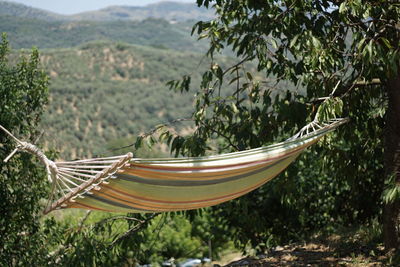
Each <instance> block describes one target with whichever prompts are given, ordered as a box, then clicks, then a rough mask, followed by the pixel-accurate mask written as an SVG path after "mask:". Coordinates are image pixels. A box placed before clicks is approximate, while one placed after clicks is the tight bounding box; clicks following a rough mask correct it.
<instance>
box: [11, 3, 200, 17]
mask: <svg viewBox="0 0 400 267" xmlns="http://www.w3.org/2000/svg"><path fill="white" fill-rule="evenodd" d="M9 1H10V2H18V3H22V4H25V5H27V6H31V7H37V8H41V9H44V10H48V11H52V12H56V13H59V14H64V15H70V14H75V13H79V12H83V11H89V10H97V9H101V8H103V7H107V6H115V5H125V6H144V5H147V4H150V3H157V2H161V0H9ZM173 1H174V2H185V3H195V2H196V0H173Z"/></svg>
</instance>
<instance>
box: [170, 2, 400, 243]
mask: <svg viewBox="0 0 400 267" xmlns="http://www.w3.org/2000/svg"><path fill="white" fill-rule="evenodd" d="M197 2H198V4H199V5H203V6H206V7H211V6H212V7H213V8H214V9H215V10H216V13H217V15H218V16H217V18H216V19H214V20H211V21H200V22H198V23H196V24H195V25H194V27H193V33H197V34H199V38H200V39H208V40H209V50H208V53H207V54H208V56H209V57H210V59H211V60H213V63H212V64H211V67H210V68H209V70H207V71H205V72H204V73H203V75H202V81H201V87H200V89H199V90H196V106H195V111H194V113H193V119H194V121H195V124H196V129H195V131H194V133H193V134H192V135H190V136H179V135H178V136H172V137H171V138H167V139H166V140H167V141H168V142H169V144H170V145H171V149H172V151H173V152H175V153H176V154H182V155H194V156H196V155H204V154H205V153H208V152H207V151H209V149H210V145H209V144H210V140H212V139H214V138H215V137H218V138H219V141H218V142H219V149H220V151H236V150H243V149H246V148H254V147H258V146H262V145H266V144H269V143H272V142H273V141H274V140H277V139H278V138H279V139H281V140H282V139H284V138H286V137H288V136H290V135H291V134H293V133H295V132H296V131H297V130H298V129H300V127H302V126H304V125H305V124H306V123H307V121H310V120H312V119H314V116H315V113H316V110H320V112H319V116H320V117H319V119H320V120H322V119H326V118H329V117H332V116H337V115H342V116H347V117H349V118H350V123H348V124H347V125H346V126H343V127H341V128H340V129H339V130H338V131H337V132H336V133H335V134H331V135H330V136H329V137H327V138H325V141H324V142H323V143H322V144H319V145H317V146H315V147H314V148H312V149H311V150H310V151H308V152H307V153H305V154H304V155H303V156H301V157H300V158H299V160H298V161H297V163H296V164H295V165H292V166H291V167H289V168H288V169H287V171H285V172H284V173H283V174H282V175H280V177H279V178H278V179H276V180H275V181H273V182H270V183H268V184H266V185H265V186H263V187H261V188H260V189H259V190H257V191H255V192H252V193H250V194H248V195H247V196H245V197H242V198H240V199H238V200H236V201H233V202H230V203H227V204H224V205H222V206H218V207H216V208H214V209H213V211H214V215H215V216H221V217H223V218H225V219H226V223H227V224H229V226H230V228H231V229H232V230H233V231H234V235H233V238H234V239H235V240H236V241H237V242H238V244H239V245H241V246H242V247H244V246H246V244H247V243H248V242H251V244H252V245H253V246H256V245H258V244H262V245H261V246H262V247H265V246H270V245H271V244H276V242H282V241H289V240H292V239H297V238H299V237H302V236H305V235H307V234H308V233H309V232H310V231H315V230H318V229H321V228H322V229H328V230H329V227H328V226H330V227H331V226H335V225H338V224H342V225H352V224H358V223H360V222H362V221H365V220H368V218H372V217H374V216H377V215H378V216H379V215H381V204H382V203H381V194H382V190H383V185H384V182H383V181H384V177H385V170H384V162H383V155H384V149H383V147H384V144H383V128H384V125H385V117H384V114H385V112H386V110H387V107H388V104H387V103H388V102H387V99H388V98H387V97H388V95H387V88H386V87H385V86H386V85H387V84H388V83H389V82H390V81H391V80H393V79H394V78H395V77H396V75H397V71H398V62H399V59H400V53H399V51H400V50H399V31H398V26H397V25H396V20H397V18H398V17H399V14H400V7H399V6H398V5H397V4H393V3H391V2H390V1H380V2H379V3H380V4H376V1H359V0H356V1H326V0H319V1H311V0H309V1H272V0H271V1H263V2H260V1H222V0H216V1H208V0H205V1H202V0H199V1H197ZM228 48H229V49H232V51H233V52H234V53H235V54H236V56H237V58H238V63H237V64H234V65H232V66H230V67H225V68H223V67H221V65H220V64H218V59H216V58H215V55H217V54H218V53H219V52H221V51H222V49H228ZM250 61H256V64H257V66H258V71H259V72H260V73H261V75H262V76H261V77H260V74H258V77H257V76H256V75H254V73H253V72H251V71H248V70H246V68H245V67H244V66H243V63H246V62H250ZM229 75H233V77H229ZM184 81H189V82H190V79H187V78H185V80H184ZM226 84H234V85H235V88H234V89H233V90H231V89H232V87H226ZM169 85H170V86H171V88H173V89H175V90H178V91H182V92H185V91H191V90H193V89H192V88H193V87H191V86H190V85H189V84H188V83H187V82H171V83H169ZM194 88H196V87H194ZM389 100H390V99H389ZM321 103H323V104H324V105H325V106H323V107H322V108H319V106H320V105H321ZM326 104H328V105H326ZM340 112H341V113H342V114H338V113H340ZM321 116H322V117H321ZM397 119H398V117H397ZM167 135H168V133H167Z"/></svg>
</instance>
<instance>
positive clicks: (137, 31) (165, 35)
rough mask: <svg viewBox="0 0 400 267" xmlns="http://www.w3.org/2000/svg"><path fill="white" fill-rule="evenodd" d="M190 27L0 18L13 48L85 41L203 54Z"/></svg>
mask: <svg viewBox="0 0 400 267" xmlns="http://www.w3.org/2000/svg"><path fill="white" fill-rule="evenodd" d="M191 26H192V24H191V23H183V22H182V23H177V24H171V23H169V22H168V21H166V20H161V19H146V20H143V21H108V22H102V21H86V22H84V21H53V22H49V21H45V20H38V19H29V18H20V17H14V16H0V32H6V33H7V34H8V36H9V40H10V43H11V46H12V47H13V48H17V49H19V48H31V47H32V46H36V47H38V48H39V49H43V48H65V47H72V46H77V45H80V44H83V43H86V42H89V41H97V40H112V41H115V42H124V43H130V44H138V45H145V46H153V47H159V48H170V49H175V50H187V51H204V50H205V49H206V46H207V44H206V42H197V41H196V38H195V37H193V36H191V35H190V30H191Z"/></svg>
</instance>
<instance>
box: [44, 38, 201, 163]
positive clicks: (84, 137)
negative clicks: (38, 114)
mask: <svg viewBox="0 0 400 267" xmlns="http://www.w3.org/2000/svg"><path fill="white" fill-rule="evenodd" d="M200 59H201V56H200V55H199V54H195V53H190V52H176V51H172V50H163V49H154V48H149V47H143V46H133V45H127V44H116V43H110V42H94V43H88V44H85V45H82V46H79V47H77V48H69V49H62V50H61V49H53V50H43V51H42V53H41V60H42V64H43V66H44V68H45V69H46V70H47V71H48V73H49V76H50V78H51V81H50V83H51V99H50V103H49V107H48V112H47V113H46V115H45V117H44V122H43V124H42V127H43V129H46V131H45V138H44V140H46V142H47V144H48V146H50V147H54V146H55V147H57V148H58V149H59V151H60V152H61V154H62V156H63V157H68V158H71V157H72V158H75V157H90V156H92V155H93V154H99V153H100V154H101V153H103V152H105V151H106V147H105V146H106V144H107V142H108V141H111V140H113V139H117V138H126V137H132V136H133V135H135V134H136V135H137V134H139V133H140V132H142V131H146V130H150V129H151V128H152V127H154V126H155V125H157V124H159V123H162V122H166V121H170V120H173V119H176V118H182V117H188V116H190V114H191V112H192V98H193V95H191V94H177V93H174V92H171V91H169V90H168V89H167V87H166V86H165V83H166V82H167V81H169V80H172V79H177V78H180V77H181V76H182V75H184V74H189V73H195V72H197V71H198V70H199V67H198V63H199V61H200ZM196 80H197V79H194V83H197V84H198V81H196ZM132 139H133V137H132Z"/></svg>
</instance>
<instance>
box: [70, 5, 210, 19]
mask: <svg viewBox="0 0 400 267" xmlns="http://www.w3.org/2000/svg"><path fill="white" fill-rule="evenodd" d="M212 17H213V13H212V12H211V11H210V10H208V9H205V8H199V7H197V5H196V4H195V3H194V1H193V4H188V3H177V2H160V3H156V4H149V5H147V6H144V7H137V6H111V7H107V8H104V9H100V10H96V11H90V12H84V13H79V14H76V15H72V16H70V18H72V19H74V20H97V21H106V20H144V19H146V18H159V19H164V20H167V21H178V22H183V21H187V20H195V21H198V20H209V19H211V18H212Z"/></svg>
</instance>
